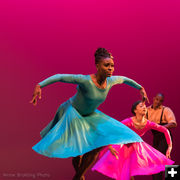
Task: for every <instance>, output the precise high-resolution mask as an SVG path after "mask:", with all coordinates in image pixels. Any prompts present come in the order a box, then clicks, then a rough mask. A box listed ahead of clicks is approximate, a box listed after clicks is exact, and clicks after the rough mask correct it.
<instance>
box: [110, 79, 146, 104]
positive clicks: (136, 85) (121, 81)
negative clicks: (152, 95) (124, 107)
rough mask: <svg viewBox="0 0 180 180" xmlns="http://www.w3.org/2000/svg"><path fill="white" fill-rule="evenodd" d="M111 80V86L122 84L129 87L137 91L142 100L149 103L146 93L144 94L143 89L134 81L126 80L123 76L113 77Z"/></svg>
mask: <svg viewBox="0 0 180 180" xmlns="http://www.w3.org/2000/svg"><path fill="white" fill-rule="evenodd" d="M111 79H112V80H111V81H112V82H111V83H112V85H115V84H122V83H124V84H127V85H129V86H131V87H134V88H136V89H139V90H140V94H141V96H142V99H144V100H147V102H148V103H149V99H148V97H147V93H146V91H145V89H144V88H143V87H142V86H141V85H140V84H138V83H137V82H136V81H134V80H132V79H130V78H127V77H125V76H113V77H112V78H111Z"/></svg>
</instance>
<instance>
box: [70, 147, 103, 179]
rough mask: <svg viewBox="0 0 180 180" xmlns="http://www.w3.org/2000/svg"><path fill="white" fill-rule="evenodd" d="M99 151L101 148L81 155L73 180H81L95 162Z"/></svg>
mask: <svg viewBox="0 0 180 180" xmlns="http://www.w3.org/2000/svg"><path fill="white" fill-rule="evenodd" d="M101 149H102V148H97V149H94V150H92V151H90V152H88V153H86V154H84V155H83V157H82V161H81V164H80V167H79V169H78V171H77V172H76V175H75V176H74V178H73V180H81V177H82V176H83V175H84V174H85V173H86V171H87V170H88V168H89V167H90V166H91V165H92V163H93V162H94V161H95V160H96V158H97V156H98V154H99V152H100V150H101Z"/></svg>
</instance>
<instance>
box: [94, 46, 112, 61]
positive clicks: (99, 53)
mask: <svg viewBox="0 0 180 180" xmlns="http://www.w3.org/2000/svg"><path fill="white" fill-rule="evenodd" d="M94 56H95V63H96V64H98V63H99V61H100V60H101V59H102V58H113V57H112V55H111V53H110V52H109V51H108V50H107V49H105V48H98V49H97V50H96V52H95V54H94Z"/></svg>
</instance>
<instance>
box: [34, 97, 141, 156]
mask: <svg viewBox="0 0 180 180" xmlns="http://www.w3.org/2000/svg"><path fill="white" fill-rule="evenodd" d="M40 134H41V136H42V139H41V140H40V141H39V142H38V143H37V144H35V145H34V146H33V147H32V149H33V150H34V151H36V152H37V153H39V154H41V155H44V156H47V157H54V158H68V157H76V156H78V155H83V154H85V153H86V152H89V151H91V150H93V149H96V148H99V147H103V146H107V145H109V144H126V143H132V142H141V141H142V139H141V138H140V136H139V135H137V134H136V133H135V132H134V131H132V130H131V129H129V128H128V127H127V126H125V125H124V124H122V123H120V122H119V121H117V120H115V119H113V118H111V117H109V116H107V115H105V114H104V113H102V112H101V111H99V110H97V109H96V110H95V112H93V113H91V114H90V115H87V116H82V115H81V114H80V113H79V112H78V111H77V110H76V109H75V108H74V107H73V106H72V104H71V102H70V100H68V101H66V102H65V103H63V104H62V105H61V106H60V107H59V108H58V110H57V113H56V115H55V118H54V119H53V120H52V121H51V122H50V123H49V124H48V125H47V127H45V128H44V129H43V130H42V131H41V133H40Z"/></svg>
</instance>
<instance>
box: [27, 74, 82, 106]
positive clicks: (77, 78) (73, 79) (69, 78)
mask: <svg viewBox="0 0 180 180" xmlns="http://www.w3.org/2000/svg"><path fill="white" fill-rule="evenodd" d="M84 77H85V76H84V75H80V74H79V75H73V74H56V75H53V76H51V77H49V78H47V79H45V80H43V81H42V82H40V83H38V84H37V85H36V86H35V88H34V93H33V98H32V100H31V101H30V103H32V104H33V105H37V99H41V88H42V87H45V86H47V85H49V84H53V83H55V82H59V81H60V82H65V83H73V84H79V85H83V83H84V81H85V78H84Z"/></svg>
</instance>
